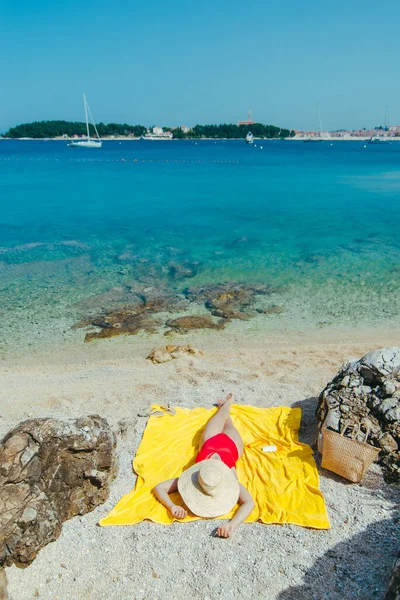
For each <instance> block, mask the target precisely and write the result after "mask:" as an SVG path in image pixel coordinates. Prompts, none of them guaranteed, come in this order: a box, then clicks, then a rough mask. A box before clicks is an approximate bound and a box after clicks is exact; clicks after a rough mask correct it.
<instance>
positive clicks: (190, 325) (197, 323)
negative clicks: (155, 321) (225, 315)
mask: <svg viewBox="0 0 400 600" xmlns="http://www.w3.org/2000/svg"><path fill="white" fill-rule="evenodd" d="M166 325H167V326H168V327H171V330H170V331H167V332H166V334H169V333H171V332H172V331H176V332H177V333H186V332H187V331H191V330H193V329H224V327H225V321H224V320H220V321H218V322H217V323H215V322H214V321H213V320H212V318H211V317H204V316H191V317H179V318H178V319H172V320H170V321H167V323H166Z"/></svg>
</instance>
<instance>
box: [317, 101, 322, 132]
mask: <svg viewBox="0 0 400 600" xmlns="http://www.w3.org/2000/svg"><path fill="white" fill-rule="evenodd" d="M317 130H318V131H319V136H320V137H321V136H322V123H321V113H320V112H319V102H317Z"/></svg>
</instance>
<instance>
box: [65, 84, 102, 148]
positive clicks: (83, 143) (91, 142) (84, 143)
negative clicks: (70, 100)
mask: <svg viewBox="0 0 400 600" xmlns="http://www.w3.org/2000/svg"><path fill="white" fill-rule="evenodd" d="M83 105H84V107H85V119H86V132H87V139H86V140H77V141H73V140H71V141H70V142H69V144H68V146H70V147H71V148H101V146H102V143H103V142H102V141H101V139H100V136H99V134H98V131H97V128H96V125H95V123H94V119H93V115H92V111H91V110H90V107H89V104H88V102H87V100H86V96H85V94H83ZM88 115H90V118H91V119H92V123H93V127H94V130H95V132H96V136H97V139H93V138H91V137H90V133H89V119H88Z"/></svg>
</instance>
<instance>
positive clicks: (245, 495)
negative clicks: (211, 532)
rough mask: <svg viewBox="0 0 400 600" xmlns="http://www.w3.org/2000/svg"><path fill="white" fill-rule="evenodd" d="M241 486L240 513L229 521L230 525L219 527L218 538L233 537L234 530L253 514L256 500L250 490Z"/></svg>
mask: <svg viewBox="0 0 400 600" xmlns="http://www.w3.org/2000/svg"><path fill="white" fill-rule="evenodd" d="M239 485H240V494H239V502H240V504H241V506H240V508H239V509H238V511H237V512H236V514H235V516H234V517H233V518H232V519H231V520H230V521H228V523H226V524H225V525H221V527H218V531H217V535H218V537H225V538H227V537H231V535H232V533H233V532H234V530H235V529H236V527H237V526H238V525H240V524H241V523H243V521H244V520H245V519H247V517H248V516H249V515H250V513H251V512H252V510H253V508H254V506H255V504H254V500H253V498H252V497H251V494H250V492H249V491H248V490H246V488H245V487H243V486H242V485H241V484H239Z"/></svg>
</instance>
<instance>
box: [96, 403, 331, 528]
mask: <svg viewBox="0 0 400 600" xmlns="http://www.w3.org/2000/svg"><path fill="white" fill-rule="evenodd" d="M153 408H154V409H159V408H160V407H159V406H157V405H154V406H153ZM216 410H217V409H211V410H208V409H205V408H196V409H195V410H189V409H182V408H177V409H176V415H175V416H171V415H169V414H165V415H164V416H162V417H150V419H149V422H148V424H147V427H146V430H145V432H144V435H143V439H142V442H141V444H140V446H139V449H138V451H137V454H136V458H135V460H134V461H133V468H134V470H135V472H136V473H137V475H138V478H137V482H136V486H135V489H134V490H132V491H131V492H130V493H128V494H126V495H125V496H124V497H123V498H122V499H121V500H120V501H119V502H118V504H117V505H116V506H115V507H114V508H113V510H112V511H111V512H110V513H109V514H108V515H107V516H106V517H105V518H104V519H102V520H101V521H100V525H133V524H135V523H138V522H139V521H142V520H143V519H149V520H151V521H154V522H155V523H163V524H169V523H172V522H173V521H174V520H175V519H173V517H171V515H170V513H169V512H168V510H167V509H166V508H165V507H164V506H163V505H162V504H161V503H160V502H159V501H158V500H157V498H156V497H155V496H154V495H153V493H152V491H151V490H152V488H153V487H154V486H155V485H157V483H160V481H164V480H165V479H170V478H172V477H179V475H180V474H181V473H182V471H184V470H185V469H187V468H188V467H190V466H191V465H192V464H193V463H194V461H195V458H196V455H197V453H198V450H199V443H200V436H201V432H202V430H203V429H204V427H205V425H206V423H207V421H208V420H209V419H210V417H211V416H212V415H214V414H215V412H216ZM231 416H232V419H233V422H234V425H235V426H236V427H237V429H238V430H239V432H240V434H241V436H242V438H243V442H244V447H245V448H244V454H243V456H242V457H241V458H240V460H239V461H238V463H237V465H236V468H237V475H238V479H239V481H240V483H242V484H243V485H244V486H245V487H246V488H247V489H248V490H249V492H250V493H251V495H252V496H253V498H254V500H255V504H256V506H255V508H254V510H253V512H252V513H251V515H250V516H249V518H248V519H247V522H254V521H257V520H259V521H262V522H263V523H293V524H295V525H302V526H304V527H314V528H317V529H329V527H330V525H329V519H328V515H327V512H326V507H325V503H324V499H323V496H322V494H321V492H320V490H319V478H318V472H317V468H316V465H315V462H314V459H313V456H312V450H311V448H310V447H309V446H307V445H306V444H302V443H300V442H298V440H297V432H298V429H299V426H300V420H301V410H300V409H299V408H286V407H284V406H281V407H278V408H255V407H253V406H239V405H233V406H232V409H231ZM266 445H276V446H277V451H276V452H269V453H266V452H263V450H262V448H263V446H266ZM171 497H172V499H173V502H175V504H178V505H181V506H182V505H183V502H182V499H181V497H180V495H179V494H178V493H175V494H172V496H171ZM235 510H236V508H235V509H234V510H233V511H232V512H230V513H229V514H226V515H224V516H223V517H220V518H231V517H232V515H233V514H234V512H235ZM198 518H199V517H196V516H195V515H193V514H192V513H189V515H188V516H187V517H186V518H185V519H184V521H193V520H195V519H198Z"/></svg>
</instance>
